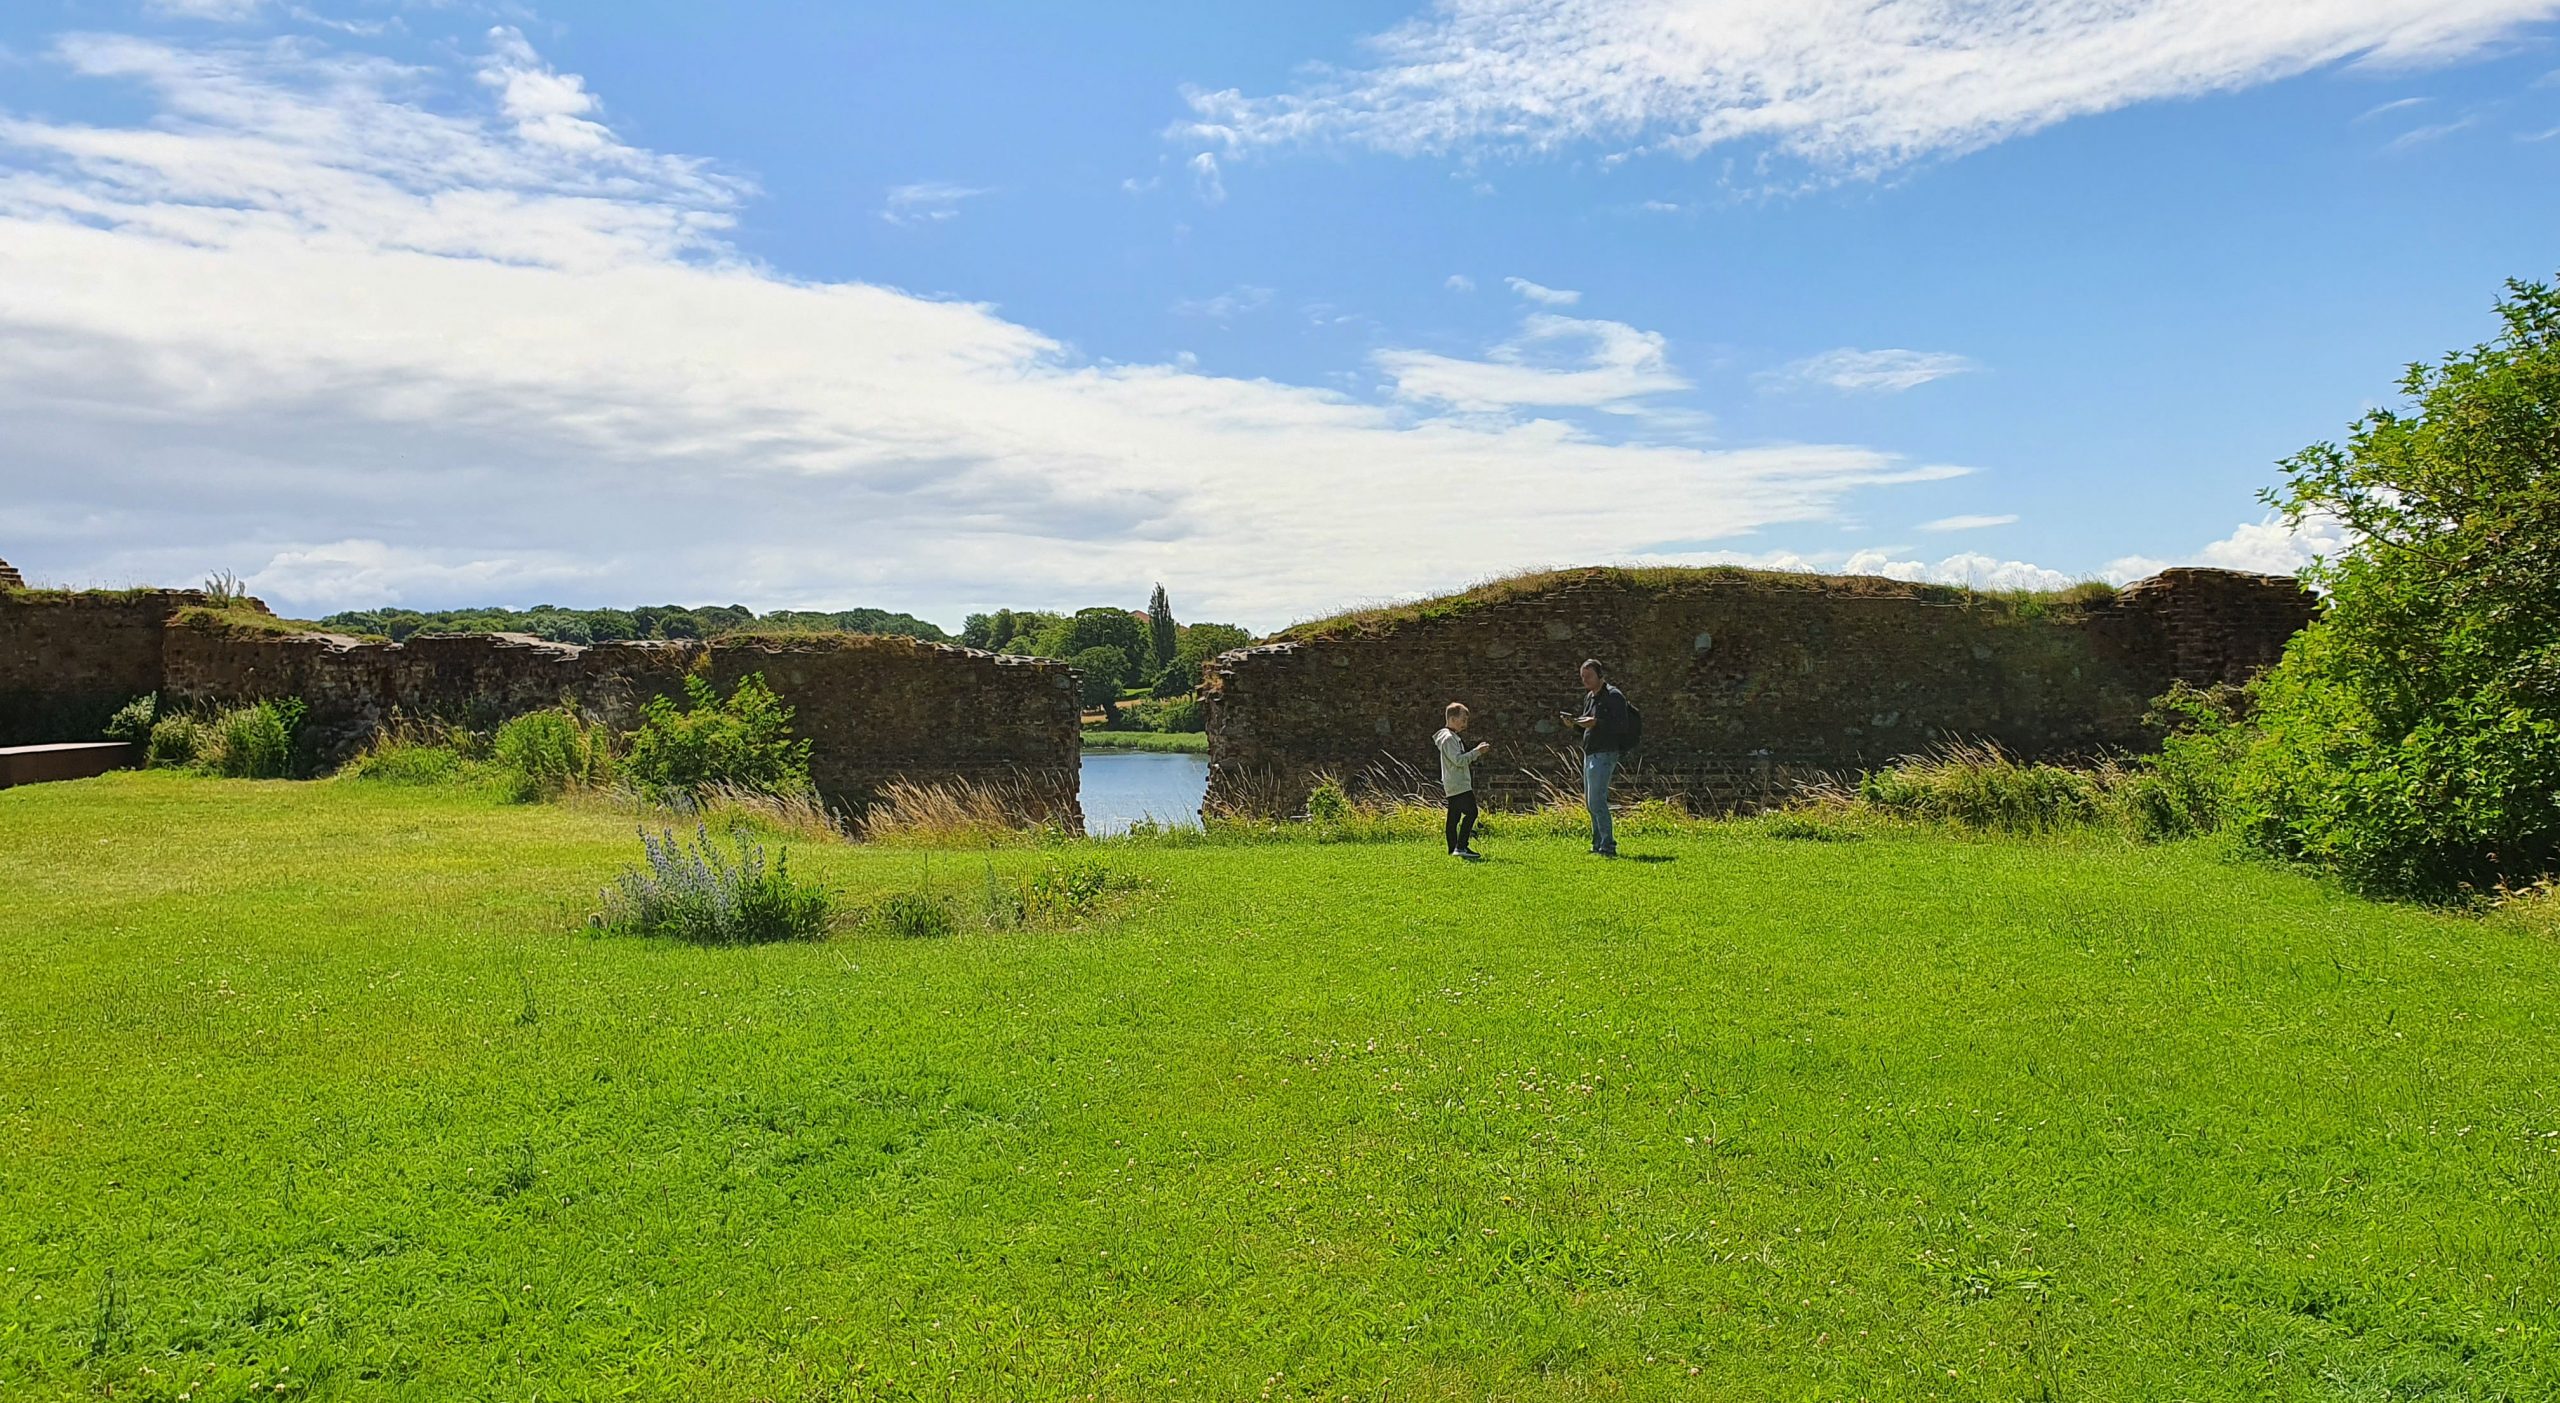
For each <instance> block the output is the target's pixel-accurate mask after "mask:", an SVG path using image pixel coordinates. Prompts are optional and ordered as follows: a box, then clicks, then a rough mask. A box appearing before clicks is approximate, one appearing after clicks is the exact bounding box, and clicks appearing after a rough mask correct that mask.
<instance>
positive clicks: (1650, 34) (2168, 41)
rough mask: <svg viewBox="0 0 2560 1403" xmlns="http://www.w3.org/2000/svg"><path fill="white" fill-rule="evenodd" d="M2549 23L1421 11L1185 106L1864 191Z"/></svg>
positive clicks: (1487, 149) (1800, 7) (2467, 0)
mask: <svg viewBox="0 0 2560 1403" xmlns="http://www.w3.org/2000/svg"><path fill="white" fill-rule="evenodd" d="M2555 15H2560V0H2462V3H2458V4H2448V3H2445V0H2265V3H2257V4H2245V5H2244V4H2233V3H2230V0H2109V3H2103V4H2099V3H2087V0H2014V3H2003V4H1949V3H1945V0H1441V3H1438V4H1436V5H1435V6H1434V7H1433V9H1432V11H1431V12H1430V13H1428V14H1426V15H1423V16H1420V17H1417V18H1415V19H1412V20H1410V21H1408V22H1406V23H1404V24H1402V25H1399V26H1397V27H1396V28H1394V29H1391V30H1388V31H1387V32H1385V33H1383V34H1381V35H1378V36H1376V37H1375V38H1374V39H1372V40H1370V41H1369V49H1370V51H1371V53H1372V54H1374V56H1375V58H1374V62H1372V63H1371V64H1370V65H1368V66H1365V67H1359V68H1353V69H1347V70H1346V69H1334V70H1324V71H1321V72H1320V75H1319V76H1318V77H1317V78H1315V79H1313V80H1312V81H1310V82H1309V83H1307V84H1305V85H1304V86H1301V87H1299V88H1296V89H1294V90H1291V91H1286V92H1281V93H1276V94H1270V95H1263V96H1253V95H1248V94H1245V93H1243V92H1240V91H1237V90H1233V89H1229V90H1225V91H1218V92H1204V91H1197V90H1195V91H1191V92H1190V93H1188V94H1187V97H1188V100H1189V102H1190V105H1191V108H1192V111H1193V119H1192V120H1191V121H1190V122H1189V123H1187V124H1184V125H1183V126H1181V127H1179V128H1177V131H1176V135H1177V136H1178V137H1180V138H1181V139H1184V140H1188V141H1191V142H1195V143H1198V144H1201V145H1203V146H1206V147H1209V148H1211V149H1229V148H1241V147H1280V146H1296V145H1328V144H1330V145H1351V146H1359V147H1367V148H1372V149H1376V150H1380V151H1387V152H1393V153H1399V154H1407V155H1418V154H1441V153H1460V154H1467V155H1474V154H1477V153H1488V154H1503V153H1516V154H1532V153H1538V152H1547V151H1554V150H1558V149H1562V148H1569V147H1585V146H1590V147H1600V148H1606V149H1609V150H1613V151H1627V150H1652V151H1661V152H1667V153H1672V154H1677V155H1688V156H1694V155H1697V154H1699V153H1702V152H1705V151H1709V150H1712V149H1715V148H1718V147H1722V146H1727V145H1731V144H1744V145H1753V144H1756V145H1760V146H1763V147H1766V148H1773V149H1774V150H1776V151H1777V152H1779V153H1782V154H1783V155H1785V156H1788V157H1792V158H1795V159H1797V160H1798V161H1801V162H1803V163H1805V164H1806V165H1808V166H1810V167H1811V168H1813V169H1815V170H1817V171H1820V172H1824V173H1827V174H1829V175H1831V176H1834V177H1841V176H1851V177H1854V176H1873V175H1878V174H1882V173H1884V172H1887V171H1890V170H1893V169H1896V168H1898V167H1902V166H1905V165H1908V164H1910V163H1912V162H1914V161H1918V160H1923V159H1926V158H1930V157H1935V156H1945V155H1950V154H1959V153H1962V152H1966V151H1972V150H1976V149H1979V148H1981V147H1984V146H1988V145H1991V144H1993V143H1995V142H1999V141H2003V140H2006V139H2009V138H2012V137H2016V136H2020V135H2023V134H2025V133H2028V132H2033V131H2036V130H2039V129H2041V128H2044V127H2048V126H2051V125H2053V124H2055V123H2057V122H2062V121H2066V120H2069V119H2071V118H2074V117H2080V116H2085V115H2089V114H2092V113H2099V112H2107V111H2112V110H2115V109H2118V108H2122V107H2126V106H2130V105H2133V104H2136V103H2142V102H2151V101H2158V100H2163V99H2173V98H2184V97H2193V96H2197V95H2200V94H2205V93H2214V92H2227V91H2235V90H2238V89H2243V88H2249V87H2255V86H2258V85H2260V84H2264V83H2268V82H2272V81H2275V80H2278V79H2282V78H2286V77H2290V76H2293V75H2296V74H2301V73H2306V72H2310V71H2312V70H2315V69H2320V68H2326V67H2330V66H2334V65H2338V64H2343V63H2350V62H2354V63H2362V64H2366V65H2369V66H2375V67H2382V66H2396V67H2420V66H2425V65H2433V64H2442V63H2447V62H2451V61H2454V60H2457V59H2461V58H2464V57H2467V56H2470V55H2473V54H2476V53H2478V52H2479V51H2481V50H2483V49H2485V48H2487V47H2489V46H2491V45H2494V44H2496V43H2498V42H2499V41H2501V40H2504V39H2506V38H2509V37H2511V36H2513V35H2516V34H2518V33H2520V32H2522V31H2523V30H2524V29H2525V28H2526V27H2527V26H2529V25H2531V24H2533V23H2535V22H2537V21H2543V20H2548V19H2550V18H2552V17H2553V16H2555Z"/></svg>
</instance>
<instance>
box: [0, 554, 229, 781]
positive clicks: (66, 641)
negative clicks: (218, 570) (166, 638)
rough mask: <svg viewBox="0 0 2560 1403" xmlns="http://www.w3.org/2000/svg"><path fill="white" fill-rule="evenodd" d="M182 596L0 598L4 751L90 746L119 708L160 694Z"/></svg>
mask: <svg viewBox="0 0 2560 1403" xmlns="http://www.w3.org/2000/svg"><path fill="white" fill-rule="evenodd" d="M202 599H203V596H201V595H198V594H195V593H193V592H192V591H187V590H119V591H114V592H97V593H72V592H68V591H62V590H18V589H7V590H0V745H41V744H46V743H49V742H53V741H70V740H95V739H97V737H98V728H99V727H101V726H104V725H105V724H106V722H107V718H108V717H110V716H112V715H114V714H115V711H116V708H118V707H120V706H122V705H124V704H125V703H126V702H129V701H131V700H133V699H134V698H135V697H138V696H141V695H143V694H144V693H146V692H156V691H158V690H160V676H161V668H160V648H161V638H162V635H163V634H164V633H165V632H166V631H167V629H168V624H169V616H170V615H171V614H173V613H175V612H177V611H178V610H179V609H182V608H184V607H186V606H187V605H189V604H195V603H200V602H202Z"/></svg>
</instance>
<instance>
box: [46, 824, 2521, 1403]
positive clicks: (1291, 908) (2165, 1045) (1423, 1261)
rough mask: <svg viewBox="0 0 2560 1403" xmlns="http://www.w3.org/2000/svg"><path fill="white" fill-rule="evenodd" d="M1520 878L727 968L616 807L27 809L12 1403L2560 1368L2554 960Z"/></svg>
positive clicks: (2148, 868) (2084, 882)
mask: <svg viewBox="0 0 2560 1403" xmlns="http://www.w3.org/2000/svg"><path fill="white" fill-rule="evenodd" d="M1488 846H1489V850H1490V851H1491V853H1492V854H1493V856H1494V859H1495V860H1494V861H1492V862H1490V863H1487V864H1485V865H1483V866H1480V867H1471V866H1466V865H1463V864H1458V863H1454V862H1451V861H1450V860H1448V859H1447V858H1445V857H1443V856H1441V855H1439V854H1438V853H1436V852H1435V851H1433V850H1432V846H1431V845H1430V844H1427V843H1414V844H1338V845H1332V844H1327V845H1319V844H1314V843H1264V844H1241V843H1240V844H1232V845H1195V846H1171V845H1165V846H1147V845H1126V844H1123V845H1101V846H1097V847H1094V848H1090V849H1085V850H1083V851H1084V852H1088V853H1098V854H1101V855H1102V858H1103V860H1105V861H1108V862H1110V863H1112V864H1113V865H1115V866H1116V867H1118V868H1120V869H1121V870H1123V871H1124V872H1126V873H1128V874H1130V875H1132V876H1135V877H1139V878H1142V879H1144V880H1145V881H1146V882H1147V883H1148V884H1150V885H1149V889H1148V890H1146V891H1145V892H1142V893H1140V894H1139V895H1137V896H1136V897H1134V898H1132V899H1131V901H1130V903H1129V904H1128V905H1127V906H1126V907H1125V908H1124V909H1123V910H1121V911H1119V912H1118V913H1116V914H1112V915H1108V916H1106V917H1104V918H1101V919H1098V920H1095V921H1092V922H1090V923H1088V924H1086V925H1084V926H1082V927H1079V928H1074V929H1065V930H1060V929H1049V930H1024V931H1018V932H1007V933H981V934H976V935H969V936H964V937H961V938H958V939H953V940H947V941H904V942H902V941H896V940H891V939H886V938H881V937H874V936H868V935H864V934H861V933H858V932H849V933H846V934H843V935H840V936H838V937H837V938H834V939H831V940H829V941H827V942H824V943H820V944H810V945H787V946H763V947H755V948H746V949H697V948H689V947H682V946H676V945H666V944H653V943H648V942H640V941H631V940H622V939H611V938H596V937H593V936H590V935H588V934H587V933H585V932H584V930H583V929H582V928H581V927H582V923H583V921H584V918H585V916H586V914H587V912H588V911H589V910H590V909H592V907H593V906H594V904H595V902H594V893H595V890H596V889H597V887H598V886H599V885H601V884H602V883H603V882H605V881H606V880H608V879H609V878H610V877H611V876H612V875H613V874H614V873H615V872H616V871H617V870H618V869H620V868H621V867H622V866H623V865H624V864H626V863H627V862H628V861H630V860H631V859H632V857H633V856H634V855H635V854H636V851H637V843H636V842H635V841H634V839H633V837H632V831H631V820H630V819H629V818H627V817H622V816H617V815H614V814H612V813H608V812H600V811H581V810H577V809H572V808H563V807H557V806H532V807H511V806H504V805H500V804H498V803H495V802H494V801H490V800H487V799H483V798H480V797H477V796H474V795H472V794H469V793H463V792H458V791H452V790H439V789H406V788H400V787H395V786H387V785H381V784H369V783H364V782H357V781H334V782H323V783H308V784H287V783H246V782H228V781H214V780H205V779H193V778H179V777H172V776H167V775H160V774H142V775H122V776H113V777H109V778H107V779H104V780H99V781H88V782H82V783H78V784H64V785H52V786H40V787H35V788H30V789H21V790H13V791H8V792H5V793H0V883H5V890H6V897H5V900H0V961H5V967H6V969H7V971H8V977H7V979H6V980H5V981H0V1268H5V1271H0V1396H5V1397H8V1398H11V1399H45V1398H115V1399H163V1400H174V1399H186V1400H189V1403H196V1400H234V1399H248V1398H259V1399H274V1398H279V1397H283V1398H372V1397H390V1398H415V1399H463V1398H474V1399H477V1398H508V1399H531V1398H543V1399H578V1398H625V1397H643V1398H677V1397H681V1398H702V1399H839V1398H841V1399H852V1398H931V1399H943V1398H951V1399H962V1398H967V1399H976V1398H1062V1397H1099V1398H1203V1399H1255V1398H1262V1397H1273V1398H1282V1397H1287V1398H1297V1397H1319V1396H1320V1397H1326V1398H1337V1397H1346V1396H1347V1397H1355V1398H1362V1399H1371V1398H1387V1399H1399V1398H1451V1399H1460V1398H1464V1399H1476V1398H1520V1399H1542V1398H1585V1397H1590V1398H1616V1397H1628V1398H1649V1397H1715V1398H1738V1399H1740V1398H1748V1399H1797V1398H1802V1399H1816V1398H1819V1399H1852V1398H1869V1399H1888V1398H1892V1399H1903V1398H1908V1399H1927V1398H1947V1399H2016V1398H2053V1399H2181V1398H2191V1399H2206V1398H2253V1399H2254V1398H2287V1399H2375V1400H2380V1399H2414V1398H2428V1399H2493V1398H2500V1399H2546V1398H2551V1397H2554V1396H2560V1252H2556V1251H2555V1243H2560V1074H2555V1068H2560V943H2556V942H2555V941H2554V940H2553V939H2552V938H2551V936H2550V935H2549V934H2548V933H2547V932H2543V931H2537V930H2535V929H2533V928H2530V927H2528V926H2526V925H2524V924H2522V923H2519V922H2513V921H2507V920H2478V919H2466V918H2460V917H2453V916H2445V915H2436V914H2429V913H2424V912H2419V911H2414V910H2408V909H2394V908H2386V907H2379V906H2372V905H2366V904H2362V903H2358V902H2354V901H2351V900H2348V899H2345V898H2342V897H2339V896H2336V895H2334V894H2332V893H2330V892H2328V891H2325V890H2323V889H2322V888H2320V887H2318V886H2315V885H2313V884H2311V883H2309V882H2306V881H2303V880H2300V879H2297V878H2295V877H2292V876H2288V875H2285V874H2282V873H2278V872H2272V871H2269V870H2265V869H2262V868H2256V867H2249V866H2242V865H2233V864H2229V863H2226V862H2223V861H2220V860H2218V859H2217V858H2216V857H2215V856H2214V855H2213V854H2212V853H2211V852H2210V851H2209V850H2207V849H2203V848H2196V847H2185V848H2165V849H2164V848H2153V849H2143V848H2133V847H2127V846H2123V845H2120V844H2117V843H2114V842H2112V841H2107V842H2100V841H2095V840H2091V841H2082V842H2054V843H2044V844H2025V843H2015V842H1996V841H1975V840H1967V839H1962V838H1956V837H1947V836H1933V835H1929V834H1923V833H1902V834H1896V833H1890V832H1886V833H1878V834H1875V835H1872V836H1870V837H1868V838H1867V839H1865V840H1864V841H1858V842H1811V841H1783V840H1780V839H1777V838H1774V837H1770V836H1765V835H1764V834H1762V833H1759V832H1756V831H1754V830H1751V829H1749V828H1747V827H1743V826H1726V827H1720V828H1714V829H1706V830H1700V831H1694V832H1691V833H1688V834H1684V835H1678V836H1654V837H1647V838H1642V839H1637V838H1633V837H1630V838H1628V839H1627V840H1625V846H1626V848H1627V850H1628V851H1629V852H1630V853H1631V854H1634V855H1635V857H1634V859H1632V860H1626V861H1620V862H1618V863H1614V864H1611V863H1606V862H1603V861H1601V860H1598V859H1593V858H1589V857H1587V856H1585V855H1584V854H1582V853H1580V852H1579V851H1578V850H1577V848H1576V846H1575V844H1574V843H1573V842H1571V841H1570V840H1534V841H1533V840H1526V839H1520V840H1508V841H1505V840H1499V839H1497V840H1495V841H1493V842H1491V843H1490V844H1489V845H1488ZM1059 859H1060V854H1058V853H1056V852H1039V851H1016V852H1002V853H996V854H993V855H988V854H963V853H950V852H944V853H930V854H928V853H920V852H917V851H913V850H905V851H898V850H866V849H858V848H851V847H841V846H837V847H823V848H821V847H802V848H799V849H796V850H795V853H794V857H793V862H794V866H795V868H801V869H805V870H807V871H809V872H812V873H816V874H819V875H822V876H823V877H825V878H826V879H827V880H828V881H830V882H832V883H835V884H837V885H838V886H840V887H841V888H842V889H843V890H844V891H845V893H846V899H847V900H848V901H849V902H853V903H857V904H858V903H860V902H862V901H864V900H867V899H870V898H872V897H874V896H877V895H878V894H881V893H885V892H889V891H894V890H904V889H913V888H915V887H917V886H919V885H923V884H928V883H929V884H931V885H933V886H936V887H940V888H942V889H945V890H948V891H951V892H953V893H955V894H958V895H962V896H966V895H967V894H968V893H970V892H971V891H972V890H973V889H983V887H984V885H985V884H986V882H987V881H988V880H989V878H988V875H987V874H988V872H989V871H990V869H993V870H994V871H995V872H996V873H997V874H998V879H999V880H1002V879H1003V878H1004V877H1006V876H1007V875H1009V874H1016V873H1020V872H1023V871H1026V870H1030V869H1034V868H1036V867H1038V866H1039V865H1040V864H1043V863H1047V862H1053V861H1057V860H1059Z"/></svg>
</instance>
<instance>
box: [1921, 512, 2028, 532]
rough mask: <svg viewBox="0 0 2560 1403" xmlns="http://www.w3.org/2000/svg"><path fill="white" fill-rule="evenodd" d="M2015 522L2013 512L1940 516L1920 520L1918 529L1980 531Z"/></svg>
mask: <svg viewBox="0 0 2560 1403" xmlns="http://www.w3.org/2000/svg"><path fill="white" fill-rule="evenodd" d="M2017 523H2018V518H2017V515H2016V514H2015V513H2011V514H2009V515H2006V516H1942V517H1939V518H1938V519H1937V520H1935V521H1924V522H1921V523H1920V529H1921V530H1923V531H1980V530H1983V529H1985V528H1987V527H1993V526H2015V525H2016V524H2017Z"/></svg>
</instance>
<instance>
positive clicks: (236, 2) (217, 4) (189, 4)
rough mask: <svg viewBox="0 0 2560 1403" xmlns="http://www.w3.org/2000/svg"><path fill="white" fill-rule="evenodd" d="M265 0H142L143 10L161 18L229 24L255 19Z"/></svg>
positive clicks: (262, 8) (265, 3)
mask: <svg viewBox="0 0 2560 1403" xmlns="http://www.w3.org/2000/svg"><path fill="white" fill-rule="evenodd" d="M266 7H267V0H143V6H142V8H143V11H144V12H145V13H146V14H151V15H156V16H158V17H160V18H162V19H200V20H214V21H218V22H221V23H226V24H231V23H237V22H239V21H241V20H246V19H255V18H257V17H258V13H259V12H260V11H261V10H264V9H265V8H266Z"/></svg>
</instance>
